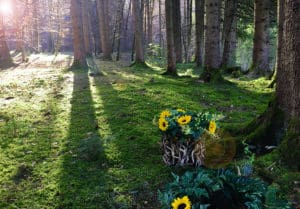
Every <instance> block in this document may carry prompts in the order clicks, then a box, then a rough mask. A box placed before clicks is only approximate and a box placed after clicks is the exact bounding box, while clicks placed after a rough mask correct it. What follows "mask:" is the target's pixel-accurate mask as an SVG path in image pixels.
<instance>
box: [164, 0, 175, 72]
mask: <svg viewBox="0 0 300 209" xmlns="http://www.w3.org/2000/svg"><path fill="white" fill-rule="evenodd" d="M173 3H174V2H173V0H165V13H166V30H167V54H168V55H167V59H168V66H167V72H166V74H170V75H177V70H176V54H175V47H174V22H173V17H174V14H173V12H174V7H173Z"/></svg>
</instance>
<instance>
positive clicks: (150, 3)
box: [146, 0, 153, 44]
mask: <svg viewBox="0 0 300 209" xmlns="http://www.w3.org/2000/svg"><path fill="white" fill-rule="evenodd" d="M146 11H147V12H146V14H147V43H148V44H151V43H152V42H153V40H152V33H153V32H152V13H153V0H146Z"/></svg>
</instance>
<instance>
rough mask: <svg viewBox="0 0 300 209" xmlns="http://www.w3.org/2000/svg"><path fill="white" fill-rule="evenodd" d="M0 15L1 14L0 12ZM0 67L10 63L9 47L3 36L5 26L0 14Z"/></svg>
mask: <svg viewBox="0 0 300 209" xmlns="http://www.w3.org/2000/svg"><path fill="white" fill-rule="evenodd" d="M0 15H1V14H0ZM0 18H1V19H0V67H6V66H9V65H11V64H12V61H11V57H10V54H9V49H8V46H7V42H6V38H5V28H4V24H3V16H2V15H1V16H0Z"/></svg>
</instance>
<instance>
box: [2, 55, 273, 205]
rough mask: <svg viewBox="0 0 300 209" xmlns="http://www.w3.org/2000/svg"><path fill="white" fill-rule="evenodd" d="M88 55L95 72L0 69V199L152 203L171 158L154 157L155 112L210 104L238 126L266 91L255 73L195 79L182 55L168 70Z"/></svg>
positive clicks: (225, 123)
mask: <svg viewBox="0 0 300 209" xmlns="http://www.w3.org/2000/svg"><path fill="white" fill-rule="evenodd" d="M96 64H97V65H98V66H100V71H101V72H102V74H103V75H102V74H99V75H98V74H97V75H98V76H89V75H90V74H89V72H88V71H87V70H85V69H77V70H73V71H69V70H65V69H63V68H54V67H53V68H51V67H48V68H47V69H46V70H44V71H41V70H40V71H35V70H32V69H29V68H28V69H24V70H23V71H11V72H8V71H5V72H0V78H1V81H3V82H2V83H1V86H0V94H1V99H0V104H1V105H0V159H1V160H0V185H1V186H0V208H32V209H35V208H112V209H113V208H147V209H151V208H159V203H158V202H157V189H158V188H161V187H162V185H164V184H165V182H166V181H167V180H168V179H169V178H170V172H171V171H174V168H169V167H166V166H165V165H164V164H163V163H162V160H161V153H160V149H159V141H160V133H159V130H158V128H157V125H156V119H157V116H158V114H159V113H160V112H161V111H162V110H164V109H166V108H183V109H188V110H193V111H211V112H213V113H216V114H218V115H219V118H220V123H219V124H220V125H221V126H222V128H226V129H229V130H230V129H231V130H232V129H239V128H241V127H242V126H243V125H244V124H247V123H249V122H250V121H251V120H252V119H253V118H255V117H256V116H258V115H259V114H261V113H262V112H263V111H264V110H265V109H266V107H267V104H268V101H269V100H270V98H271V96H272V93H273V92H272V90H271V89H267V88H266V86H267V85H268V82H269V81H266V80H264V79H260V80H252V81H249V80H236V79H232V78H227V79H228V80H229V81H230V82H229V83H227V84H222V85H211V84H204V83H201V82H199V81H198V80H197V78H196V76H197V74H199V70H194V69H193V67H192V66H191V65H181V66H179V69H180V70H179V74H180V75H184V76H183V77H180V78H177V79H175V78H173V77H168V76H162V75H161V73H162V72H163V70H162V69H160V68H147V69H143V68H139V67H133V68H129V67H124V66H122V65H120V64H119V63H113V62H104V61H98V60H97V61H96ZM4 78H5V79H4ZM3 79H4V80H3ZM175 169H176V168H175Z"/></svg>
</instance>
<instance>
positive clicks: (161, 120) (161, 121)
mask: <svg viewBox="0 0 300 209" xmlns="http://www.w3.org/2000/svg"><path fill="white" fill-rule="evenodd" d="M168 126H169V123H168V121H167V120H166V119H165V118H159V120H158V127H159V129H160V130H162V131H166V130H167V129H168Z"/></svg>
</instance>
